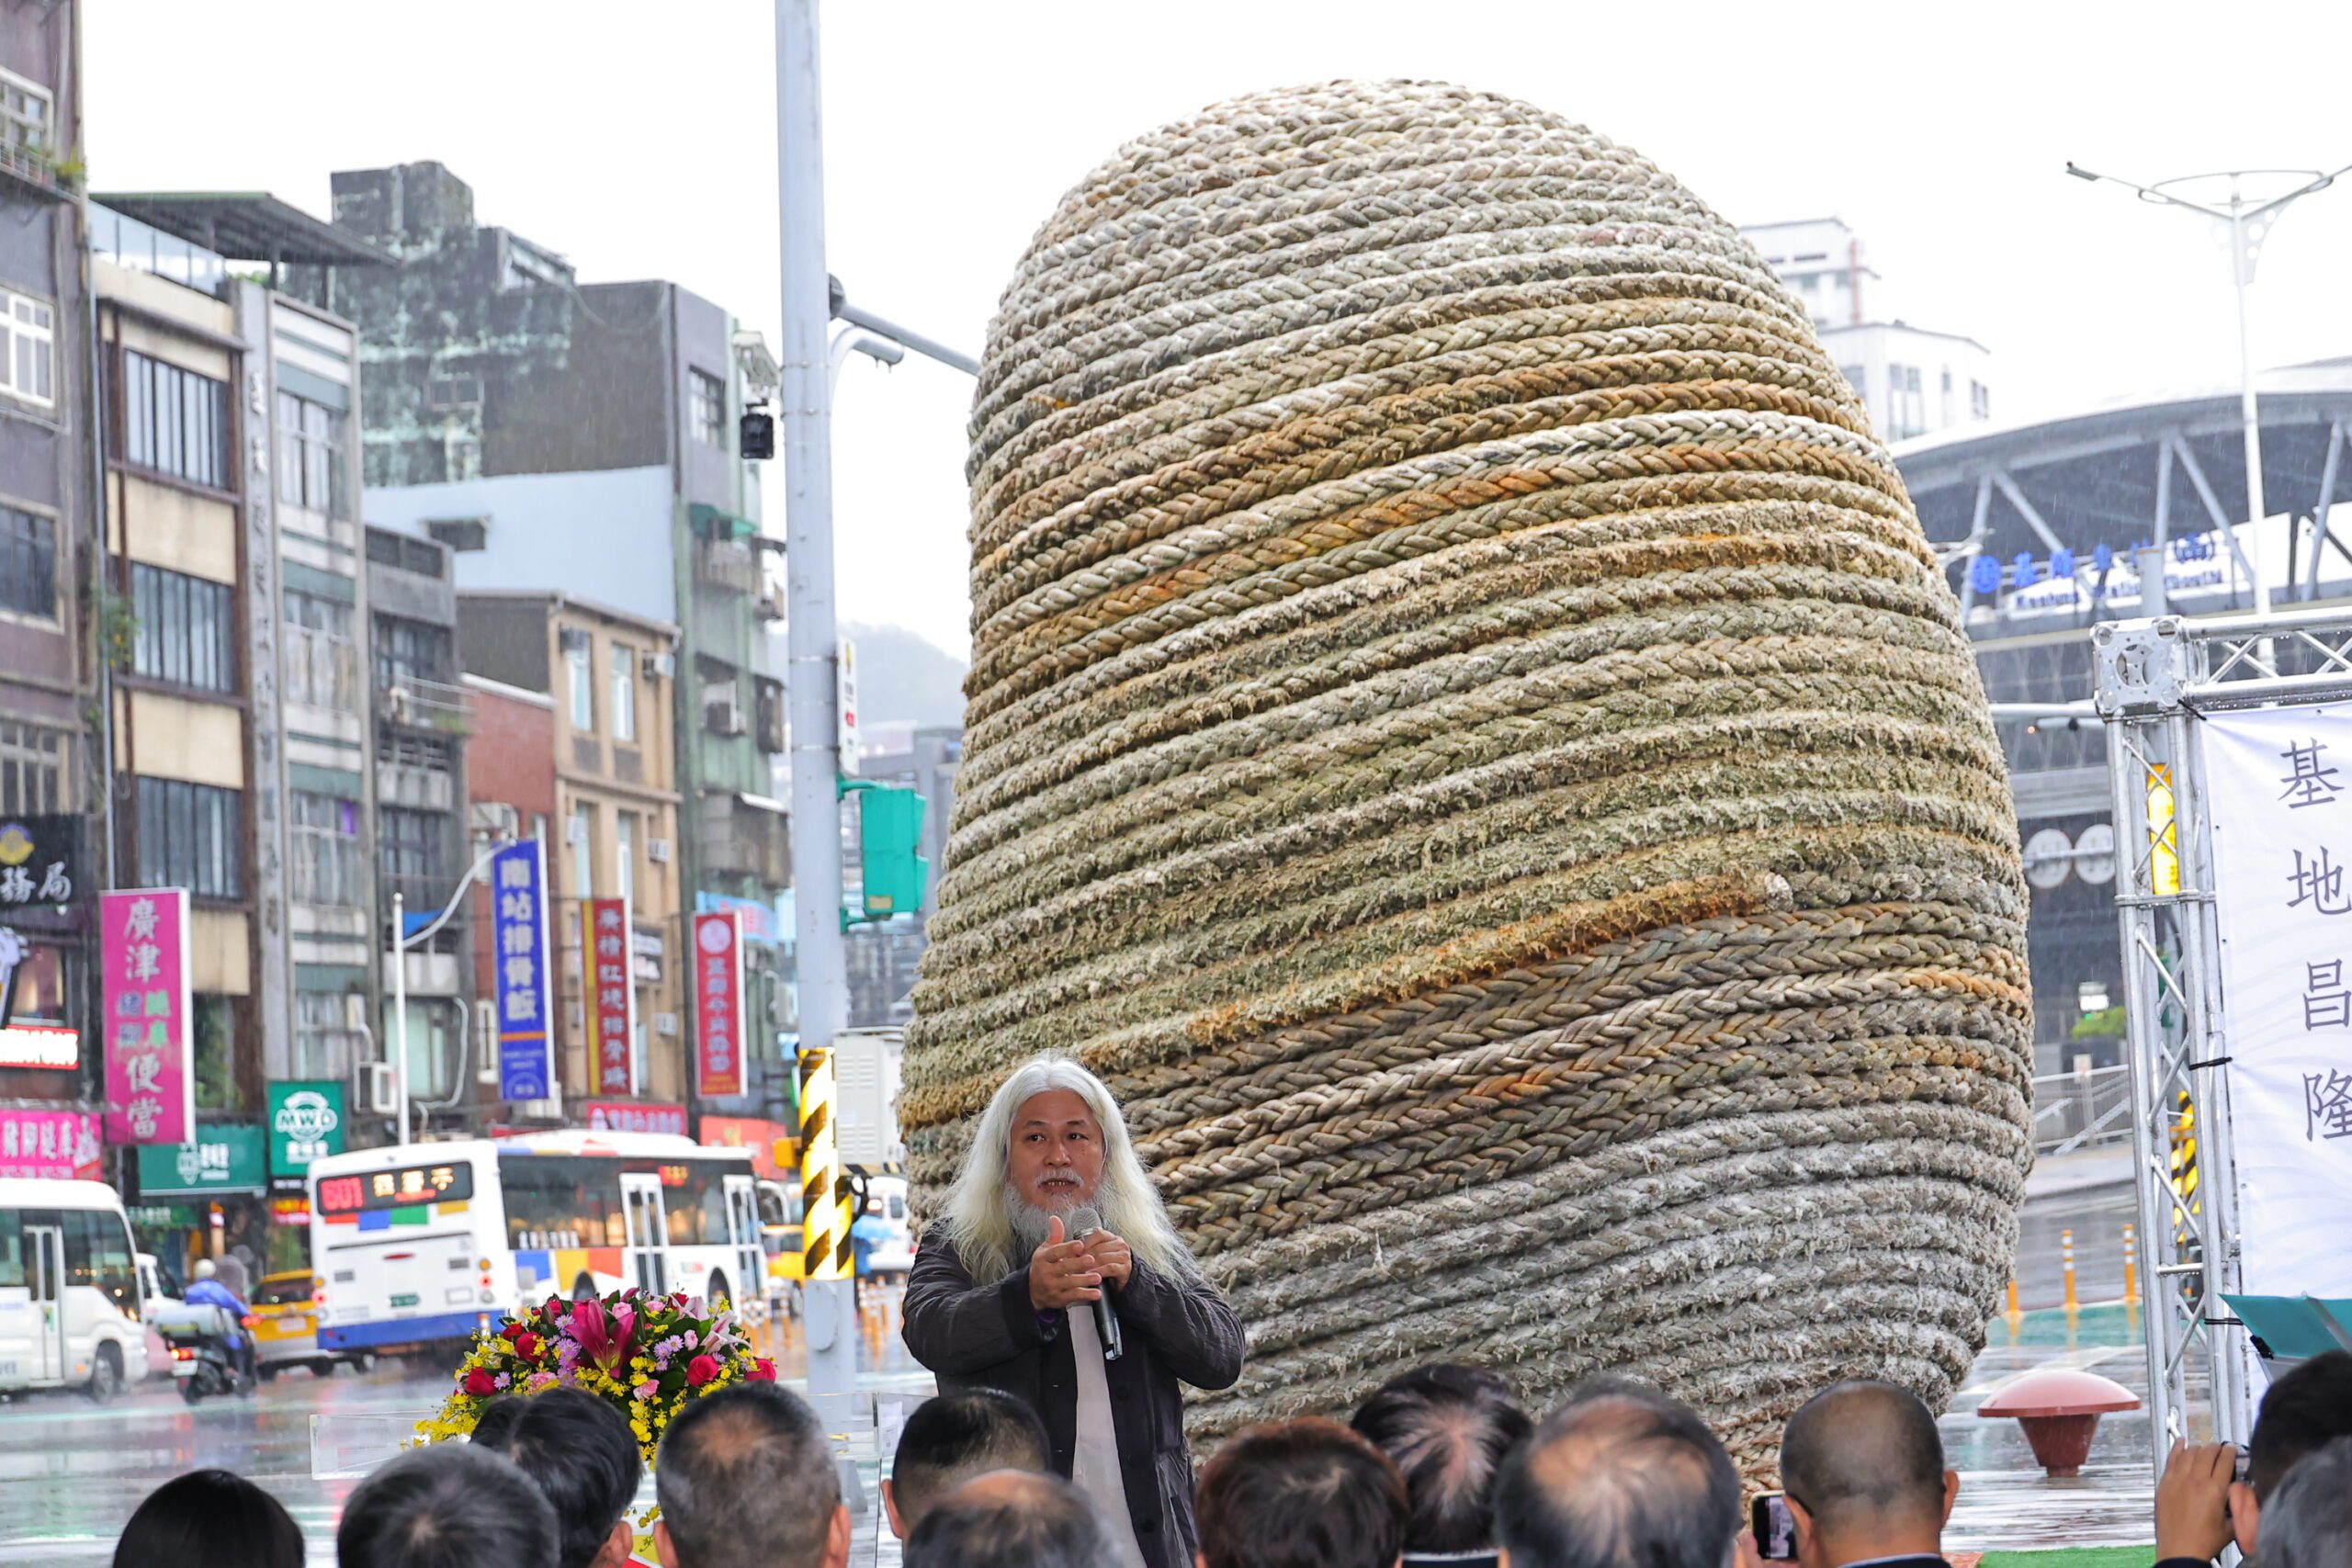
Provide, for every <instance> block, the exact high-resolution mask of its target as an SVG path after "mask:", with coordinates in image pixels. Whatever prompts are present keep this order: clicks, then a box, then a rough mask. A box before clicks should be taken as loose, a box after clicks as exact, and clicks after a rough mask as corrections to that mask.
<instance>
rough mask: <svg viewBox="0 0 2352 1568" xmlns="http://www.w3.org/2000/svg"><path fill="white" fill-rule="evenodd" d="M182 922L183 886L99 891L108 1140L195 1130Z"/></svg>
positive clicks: (143, 1140) (142, 1140)
mask: <svg viewBox="0 0 2352 1568" xmlns="http://www.w3.org/2000/svg"><path fill="white" fill-rule="evenodd" d="M187 928H188V909H187V889H186V888H184V887H143V888H139V889H136V890H133V891H130V892H124V893H105V894H101V895H99V897H98V931H99V947H100V953H101V955H102V957H103V960H104V962H105V964H106V987H105V1005H106V1021H105V1024H104V1027H105V1030H106V1062H107V1142H108V1143H110V1144H118V1145H119V1144H177V1143H184V1142H186V1141H187V1140H188V1139H189V1138H192V1137H194V1136H195V1135H196V1074H195V1072H194V1070H193V1066H192V1064H191V1063H190V1061H189V1054H190V1050H191V1046H192V1043H193V1035H194V1024H195V1018H194V1013H195V1007H194V1003H193V1000H192V998H190V997H189V995H188V953H187Z"/></svg>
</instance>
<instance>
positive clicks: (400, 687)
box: [376, 675, 474, 735]
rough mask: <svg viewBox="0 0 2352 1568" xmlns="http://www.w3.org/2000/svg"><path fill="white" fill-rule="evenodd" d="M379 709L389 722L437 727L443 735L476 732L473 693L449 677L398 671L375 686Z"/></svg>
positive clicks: (429, 727) (422, 727) (377, 709)
mask: <svg viewBox="0 0 2352 1568" xmlns="http://www.w3.org/2000/svg"><path fill="white" fill-rule="evenodd" d="M376 711H377V713H378V714H379V716H381V717H382V718H383V720H384V721H385V722H386V723H387V724H400V725H406V726H407V727H408V728H412V729H432V730H438V731H439V732H440V733H442V734H444V735H469V734H471V733H472V732H473V727H474V723H473V721H474V699H473V694H472V693H470V692H469V691H467V690H466V689H465V688H464V687H463V686H453V685H451V684H450V683H449V682H446V681H427V680H424V678H422V677H421V676H415V675H395V676H393V677H392V678H391V679H390V680H389V681H386V682H382V683H380V684H379V685H378V687H377V688H376Z"/></svg>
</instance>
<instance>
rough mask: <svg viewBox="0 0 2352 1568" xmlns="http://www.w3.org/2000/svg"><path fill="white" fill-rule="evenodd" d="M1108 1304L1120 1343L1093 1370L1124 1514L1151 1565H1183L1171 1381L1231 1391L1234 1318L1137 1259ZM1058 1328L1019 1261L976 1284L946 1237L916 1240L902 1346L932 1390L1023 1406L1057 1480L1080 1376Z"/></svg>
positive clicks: (1188, 1491)
mask: <svg viewBox="0 0 2352 1568" xmlns="http://www.w3.org/2000/svg"><path fill="white" fill-rule="evenodd" d="M1109 1297H1110V1301H1111V1303H1112V1305H1113V1306H1114V1307H1115V1308H1117V1310H1118V1314H1119V1326H1120V1330H1121V1332H1122V1334H1123V1336H1124V1337H1125V1352H1124V1354H1122V1355H1121V1356H1120V1358H1119V1359H1117V1360H1115V1361H1109V1362H1106V1363H1104V1365H1103V1376H1104V1381H1105V1382H1108V1383H1109V1384H1110V1389H1111V1424H1112V1427H1113V1429H1114V1431H1115V1432H1116V1433H1117V1434H1118V1438H1119V1472H1120V1480H1121V1482H1122V1483H1124V1485H1125V1490H1126V1494H1127V1515H1128V1517H1130V1518H1131V1519H1133V1520H1134V1521H1135V1527H1136V1543H1137V1544H1138V1545H1140V1546H1141V1547H1142V1548H1143V1556H1144V1561H1145V1562H1147V1563H1148V1564H1149V1565H1150V1568H1192V1564H1193V1553H1194V1552H1196V1551H1199V1550H1200V1531H1199V1530H1198V1529H1197V1528H1196V1527H1195V1526H1194V1525H1193V1456H1192V1453H1191V1451H1190V1450H1187V1449H1186V1448H1185V1446H1184V1395H1183V1391H1182V1389H1181V1388H1180V1387H1178V1386H1177V1385H1178V1383H1179V1382H1188V1383H1191V1384H1192V1385H1193V1387H1195V1388H1210V1389H1216V1388H1230V1387H1231V1386H1232V1385H1233V1382H1234V1380H1235V1379H1236V1378H1238V1377H1239V1376H1240V1375H1241V1353H1242V1336H1241V1320H1240V1319H1239V1318H1238V1317H1236V1316H1235V1315H1234V1314H1233V1309H1232V1308H1231V1307H1229V1306H1227V1305H1226V1304H1225V1298H1224V1297H1223V1296H1220V1295H1218V1294H1217V1293H1216V1287H1215V1286H1213V1285H1211V1284H1210V1283H1209V1282H1208V1281H1207V1280H1204V1279H1202V1278H1200V1277H1199V1276H1198V1275H1197V1274H1194V1275H1188V1276H1186V1277H1185V1278H1182V1279H1173V1278H1170V1276H1168V1275H1166V1274H1161V1273H1157V1272H1155V1271H1153V1270H1152V1269H1148V1268H1146V1267H1145V1266H1144V1263H1143V1260H1142V1259H1141V1258H1137V1259H1136V1266H1135V1273H1134V1275H1133V1277H1132V1278H1131V1279H1130V1280H1128V1282H1127V1285H1126V1288H1125V1289H1124V1290H1115V1289H1114V1290H1113V1291H1111V1292H1109ZM1066 1330H1067V1325H1065V1324H1064V1323H1063V1322H1062V1318H1061V1314H1059V1313H1040V1312H1038V1311H1037V1310H1036V1308H1035V1306H1033V1305H1032V1304H1031V1303H1030V1301H1029V1269H1028V1266H1027V1265H1026V1264H1023V1266H1022V1267H1021V1268H1019V1269H1014V1270H1013V1271H1012V1273H1011V1274H1009V1275H1007V1276H1006V1277H1005V1278H1004V1279H1003V1280H999V1281H998V1282H997V1283H996V1284H993V1285H978V1286H976V1285H974V1284H973V1283H972V1276H971V1275H970V1273H969V1272H967V1270H966V1269H965V1268H964V1261H963V1259H962V1258H958V1257H956V1248H955V1247H953V1246H952V1245H951V1244H950V1243H949V1242H948V1241H947V1239H946V1238H945V1237H944V1236H943V1235H939V1233H938V1232H936V1231H933V1233H932V1234H931V1235H927V1236H925V1237H924V1238H923V1242H922V1247H921V1248H920V1249H918V1250H917V1251H916V1253H915V1262H914V1268H913V1269H912V1270H910V1272H909V1274H908V1275H907V1299H906V1340H907V1348H908V1349H910V1350H911V1351H913V1352H914V1358H915V1359H916V1360H918V1361H921V1362H922V1364H923V1365H924V1366H926V1367H928V1368H930V1369H931V1371H932V1372H933V1374H934V1375H935V1376H937V1378H938V1379H939V1392H940V1393H968V1392H970V1391H971V1390H973V1389H978V1388H999V1389H1002V1390H1003V1391H1004V1392H1005V1393H1010V1394H1012V1395H1013V1396H1015V1397H1016V1398H1018V1399H1021V1400H1023V1401H1024V1402H1025V1403H1026V1404H1028V1405H1029V1407H1030V1408H1031V1409H1033V1410H1035V1411H1036V1413H1037V1415H1038V1416H1039V1417H1040V1418H1041V1419H1043V1420H1044V1422H1045V1423H1046V1436H1047V1437H1048V1438H1051V1439H1052V1441H1053V1450H1054V1471H1055V1472H1056V1473H1057V1474H1059V1475H1063V1476H1067V1475H1069V1473H1070V1470H1071V1461H1072V1457H1073V1456H1072V1453H1071V1450H1072V1448H1073V1446H1074V1444H1075V1442H1076V1438H1077V1434H1078V1371H1077V1366H1076V1363H1075V1362H1074V1361H1073V1360H1072V1359H1071V1356H1070V1341H1069V1333H1068V1332H1067V1331H1066Z"/></svg>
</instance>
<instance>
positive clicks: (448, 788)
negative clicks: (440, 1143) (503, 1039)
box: [366, 528, 494, 1127]
mask: <svg viewBox="0 0 2352 1568" xmlns="http://www.w3.org/2000/svg"><path fill="white" fill-rule="evenodd" d="M366 576H367V583H368V612H369V615H368V622H369V625H368V634H369V643H370V647H371V649H372V651H373V653H374V660H373V680H372V685H373V688H374V703H375V784H376V796H375V798H376V848H377V875H378V886H379V889H380V892H381V897H382V900H383V903H384V904H385V906H386V908H387V914H388V918H387V919H386V921H385V923H384V925H383V927H382V929H383V930H384V931H387V932H390V931H399V932H400V934H401V938H403V939H405V940H403V941H401V944H400V948H399V951H398V952H397V953H395V952H393V951H391V950H390V948H389V947H388V949H387V951H386V952H385V953H384V958H383V963H384V967H385V972H386V974H387V975H388V976H389V975H390V971H391V965H392V964H394V963H395V962H400V963H404V964H405V965H406V967H407V973H406V975H405V976H403V978H404V980H405V983H406V991H407V1000H408V1029H407V1039H408V1042H409V1089H410V1093H411V1095H412V1097H413V1099H414V1100H415V1101H416V1103H417V1106H418V1108H419V1110H420V1111H422V1113H423V1114H424V1117H425V1119H426V1121H425V1124H426V1125H430V1124H431V1123H432V1122H434V1121H436V1120H446V1121H447V1122H449V1123H450V1124H452V1125H455V1126H460V1127H462V1126H464V1125H465V1124H466V1120H467V1106H468V1103H469V1100H470V1097H471V1089H470V1087H469V1084H470V1082H471V1080H472V1079H473V1078H474V1077H478V1076H479V1074H480V1072H481V1067H482V1065H483V1064H484V1063H486V1062H488V1061H490V1060H492V1057H493V1055H494V1051H493V1048H492V1042H491V1041H490V1040H489V1039H488V1038H487V1031H485V1030H483V1029H481V1027H479V1026H478V1024H477V1020H476V1016H475V1010H474V1008H473V1006H472V1003H473V1000H474V998H475V997H476V996H477V995H478V994H480V993H477V992H476V990H475V987H474V979H475V968H474V965H473V964H471V963H470V962H469V961H468V960H469V957H470V955H471V949H472V946H473V933H474V932H475V931H476V930H477V929H481V930H487V929H488V928H487V927H481V928H477V926H476V924H475V922H474V920H473V919H472V911H471V910H470V909H469V908H456V911H455V913H454V914H452V915H451V917H450V919H447V920H446V921H445V920H442V919H441V918H440V917H441V915H442V913H443V911H444V910H448V909H451V908H453V905H454V901H455V900H456V898H457V896H458V888H459V887H460V886H462V885H463V884H464V883H465V882H466V880H467V873H468V871H469V868H470V867H471V865H472V863H473V851H472V848H471V845H470V843H469V838H468V833H467V826H466V809H467V800H468V798H469V797H468V795H467V769H466V760H467V739H468V737H469V735H470V734H471V732H472V729H473V723H474V701H473V696H472V694H471V693H470V692H469V691H468V690H467V688H466V687H465V685H464V684H463V683H462V680H463V677H462V671H460V670H459V668H458V592H457V585H456V583H455V581H453V580H452V578H451V576H450V570H449V554H448V552H447V550H445V549H443V548H442V547H440V546H438V545H436V544H435V543H434V542H433V541H432V540H430V539H420V538H417V537H415V536H413V535H408V534H401V533H395V532H393V531H391V530H390V529H385V528H369V529H368V531H367V572H366ZM395 913H396V914H397V919H392V918H390V916H392V915H393V914H395ZM385 993H386V994H385V997H384V1010H383V1014H382V1017H383V1026H382V1027H383V1029H384V1039H385V1041H386V1043H387V1045H388V1047H390V1046H393V1045H394V1044H395V1043H396V1042H397V1041H398V1040H399V1039H400V1038H401V1030H400V1024H399V1019H398V1017H397V1015H396V1013H395V1011H394V1006H395V998H394V997H393V995H392V987H391V985H390V981H389V980H387V982H386V985H385Z"/></svg>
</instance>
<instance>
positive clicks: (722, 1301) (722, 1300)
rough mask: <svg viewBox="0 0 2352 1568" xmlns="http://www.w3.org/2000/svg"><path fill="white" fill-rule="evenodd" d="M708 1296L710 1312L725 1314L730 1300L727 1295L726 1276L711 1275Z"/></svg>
mask: <svg viewBox="0 0 2352 1568" xmlns="http://www.w3.org/2000/svg"><path fill="white" fill-rule="evenodd" d="M709 1296H710V1310H711V1311H713V1312H725V1311H726V1310H727V1308H728V1305H729V1301H730V1300H731V1298H730V1297H729V1295H728V1294H727V1276H726V1275H724V1274H713V1275H712V1276H711V1277H710V1291H709Z"/></svg>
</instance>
